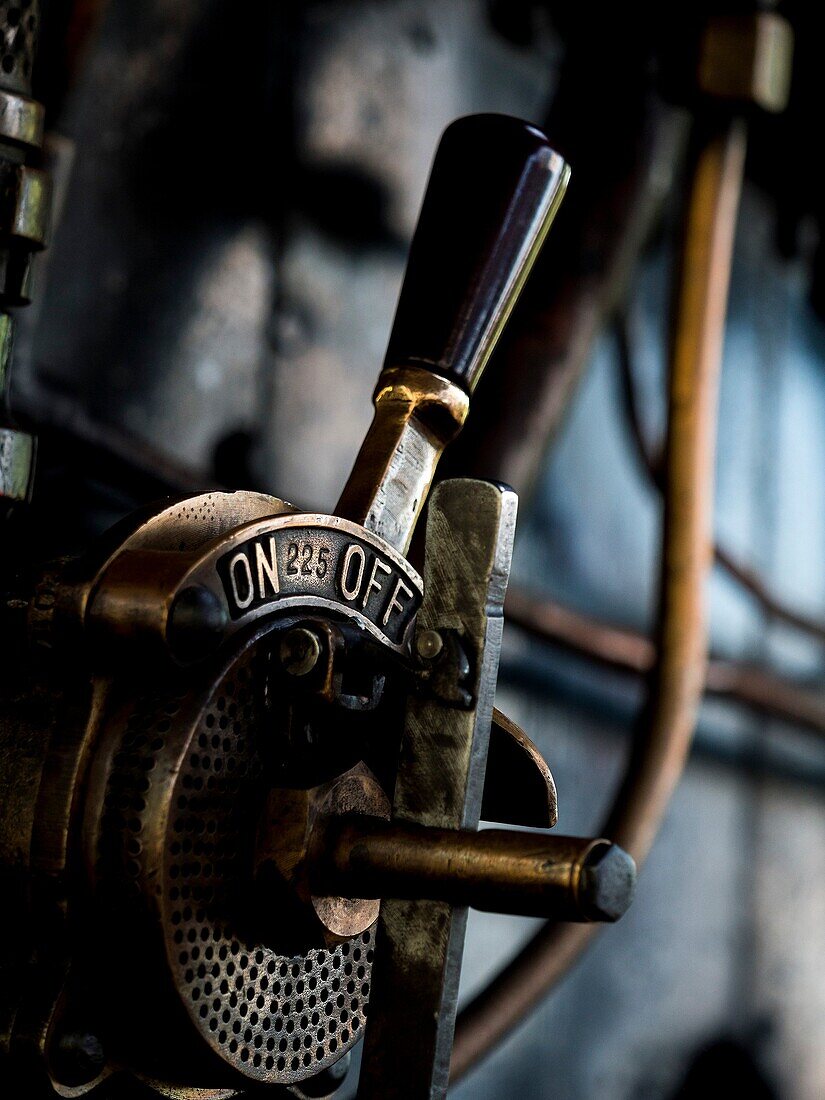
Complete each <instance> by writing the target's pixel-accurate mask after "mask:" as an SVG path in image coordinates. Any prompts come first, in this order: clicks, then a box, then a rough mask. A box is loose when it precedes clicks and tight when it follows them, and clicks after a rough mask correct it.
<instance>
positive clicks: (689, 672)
mask: <svg viewBox="0 0 825 1100" xmlns="http://www.w3.org/2000/svg"><path fill="white" fill-rule="evenodd" d="M745 148H746V134H745V130H744V127H743V126H742V125H741V124H740V123H738V122H733V123H731V124H729V125H728V126H726V127H725V128H724V129H723V130H722V131H721V132H719V131H716V132H712V133H711V134H710V135H709V136H708V137H707V138H705V139H704V140H700V141H698V142H697V143H696V152H695V161H694V164H695V168H694V172H693V180H692V186H691V189H690V194H689V196H688V204H687V209H686V218H685V233H684V245H683V251H682V264H681V269H680V272H679V281H678V284H677V299H676V314H675V325H674V332H673V343H672V354H671V364H670V379H669V407H668V435H667V449H666V456H665V470H664V480H665V515H664V531H663V540H662V574H661V582H660V597H659V626H658V630H657V643H656V644H657V660H656V663H655V666H654V669H653V672H652V674H651V677H650V688H649V693H648V699H647V703H646V705H645V709H644V712H643V715H642V719H641V721H640V724H639V731H638V734H637V737H636V740H635V745H634V750H633V752H632V754H631V759H630V761H629V764H628V768H627V771H626V774H625V778H624V780H623V782H622V784H621V787H620V789H619V792H618V795H617V797H616V801H615V803H614V806H613V809H612V811H611V813H610V814H609V816H608V823H607V827H606V829H605V835H606V836H608V837H610V838H611V839H615V840H616V842H617V843H619V844H620V845H621V846H622V847H623V848H625V849H626V850H627V851H628V852H630V854H631V855H632V856H633V857H634V858H635V859H636V861H637V863H641V861H642V860H643V859H644V857H645V856H646V855H647V853H648V851H649V849H650V846H651V844H652V842H653V838H654V837H655V835H656V831H657V829H658V826H659V823H660V821H661V818H662V815H663V813H664V810H665V807H666V806H667V802H668V799H669V798H670V796H671V794H672V793H673V790H674V788H675V786H676V784H677V782H678V780H679V777H680V776H681V773H682V770H683V768H684V764H685V760H686V758H687V754H688V750H689V748H690V742H691V738H692V734H693V729H694V725H695V720H696V714H697V711H698V707H699V702H700V699H701V694H702V686H703V683H704V679H705V663H706V648H707V638H706V622H705V599H704V587H705V580H706V577H707V573H708V568H709V565H710V549H711V503H712V498H713V492H712V487H713V457H714V439H715V420H716V398H717V389H718V376H719V368H720V362H721V354H722V339H723V335H724V322H725V310H726V303H727V295H728V285H729V281H730V269H731V261H732V255H733V239H734V231H735V225H736V213H737V208H738V202H739V196H740V193H741V188H742V173H743V168H744V159H745ZM592 934H593V933H592V928H590V927H581V926H577V925H570V924H566V925H565V924H553V923H548V924H546V925H545V926H544V928H543V929H542V930H541V931H540V932H539V933H538V934H537V935H536V936H535V937H534V938H533V939H532V940H531V941H530V943H528V944H527V946H526V947H525V948H524V949H523V950H522V951H520V952H519V954H518V955H517V956H516V958H515V959H513V960H512V961H511V962H510V963H509V964H508V965H507V966H506V967H505V968H504V970H503V971H502V972H501V973H500V974H499V975H498V976H497V977H496V978H494V979H493V981H492V982H491V983H490V984H489V985H488V986H487V988H486V989H485V990H484V991H483V992H482V993H481V994H480V995H479V996H478V997H476V998H475V1000H474V1001H472V1002H471V1003H470V1004H469V1005H468V1006H467V1007H466V1008H465V1009H464V1011H463V1012H462V1013H461V1015H460V1017H459V1020H458V1024H457V1027H456V1036H455V1045H454V1048H453V1060H452V1067H451V1070H452V1079H453V1080H456V1079H458V1078H459V1077H461V1076H463V1075H464V1074H465V1073H466V1072H467V1071H468V1070H469V1069H470V1068H471V1067H472V1066H473V1065H474V1064H475V1063H476V1062H477V1061H478V1060H479V1059H480V1058H482V1057H483V1056H484V1055H485V1054H486V1053H488V1052H489V1050H490V1049H491V1047H493V1046H494V1045H495V1044H496V1043H497V1042H499V1041H500V1040H501V1039H502V1038H503V1037H504V1036H505V1035H506V1034H507V1033H508V1032H509V1031H510V1030H511V1029H512V1028H513V1027H515V1025H516V1024H517V1023H518V1022H519V1021H520V1020H521V1019H522V1018H523V1017H524V1016H525V1014H526V1013H527V1012H529V1011H530V1009H531V1008H532V1007H533V1006H534V1005H535V1004H536V1003H537V1002H538V1001H539V1000H540V999H541V998H542V997H543V996H544V994H545V993H546V992H547V991H548V989H550V987H551V986H552V985H553V984H554V983H555V982H556V981H557V980H558V979H559V978H560V977H561V976H562V975H563V974H564V973H565V971H566V970H567V969H568V968H569V967H570V965H571V964H572V963H573V962H574V961H575V960H576V958H578V956H579V954H580V953H581V951H582V950H583V949H584V947H585V946H586V945H587V943H588V942H589V940H590V936H591V935H592Z"/></svg>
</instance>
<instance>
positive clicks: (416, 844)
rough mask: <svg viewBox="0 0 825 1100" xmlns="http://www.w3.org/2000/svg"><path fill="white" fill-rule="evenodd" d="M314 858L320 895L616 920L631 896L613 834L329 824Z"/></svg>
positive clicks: (352, 821)
mask: <svg viewBox="0 0 825 1100" xmlns="http://www.w3.org/2000/svg"><path fill="white" fill-rule="evenodd" d="M317 851H318V858H317V859H316V860H315V861H314V870H313V871H312V872H311V874H312V876H313V881H312V888H313V890H314V891H316V892H318V893H324V894H336V895H338V896H341V897H359V898H385V897H392V898H405V899H415V898H424V899H427V900H430V901H446V902H449V903H450V904H452V905H456V906H465V905H469V906H471V907H472V908H474V909H482V910H485V911H487V912H494V913H513V914H518V915H521V916H534V917H549V918H552V919H554V920H560V921H616V920H618V919H619V917H621V916H622V914H623V913H624V912H625V911H626V909H627V908H628V906H629V905H630V902H631V900H632V896H633V887H634V884H635V879H636V866H635V864H634V862H633V859H632V858H631V857H630V856H629V855H628V854H627V852H625V851H624V850H623V849H622V848H619V847H618V845H616V844H612V843H611V842H610V841H609V840H601V839H596V840H591V839H584V838H581V837H567V836H548V835H546V834H544V833H527V832H516V831H511V830H504V829H485V830H483V831H482V832H470V831H468V830H457V829H433V828H428V827H425V826H420V825H413V824H407V823H404V822H398V821H394V822H386V821H381V820H378V819H373V818H364V817H360V818H358V817H350V818H345V819H339V820H338V821H329V822H328V823H327V825H326V826H325V827H324V829H323V835H322V839H321V840H320V842H319V847H318V849H317Z"/></svg>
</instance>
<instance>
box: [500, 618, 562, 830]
mask: <svg viewBox="0 0 825 1100" xmlns="http://www.w3.org/2000/svg"><path fill="white" fill-rule="evenodd" d="M505 607H506V604H505ZM558 817H559V806H558V798H557V795H556V783H555V780H554V779H553V774H552V772H551V771H550V768H549V767H548V766H547V762H546V761H545V759H544V757H543V756H542V755H541V753H540V752H539V750H538V749H537V748H536V746H535V745H534V744H533V742H532V741H531V740H530V738H529V737H528V736H527V734H526V733H525V732H524V730H523V729H521V727H520V726H519V725H517V723H515V722H514V721H513V720H512V718H508V717H507V715H506V714H502V712H501V711H500V710H499V709H498V708H497V707H494V708H493V725H492V728H491V729H490V747H489V749H488V751H487V773H486V775H485V777H484V796H483V798H482V801H481V818H482V821H499V822H501V823H502V824H506V825H525V826H527V827H528V828H533V829H552V828H553V826H554V825H555V824H556V822H557V821H558Z"/></svg>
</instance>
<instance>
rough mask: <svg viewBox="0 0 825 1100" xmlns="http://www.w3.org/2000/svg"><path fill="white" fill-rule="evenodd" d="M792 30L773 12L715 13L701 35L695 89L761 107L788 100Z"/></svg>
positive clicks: (773, 108) (769, 107)
mask: <svg viewBox="0 0 825 1100" xmlns="http://www.w3.org/2000/svg"><path fill="white" fill-rule="evenodd" d="M792 60H793V30H792V29H791V26H790V24H789V23H788V21H787V20H786V19H783V18H782V16H780V15H777V14H776V13H775V12H755V13H754V14H752V15H735V16H720V17H718V18H716V19H712V20H711V21H710V22H709V23H708V25H707V27H706V29H705V33H704V36H703V38H702V44H701V48H700V54H699V70H698V73H697V78H698V82H699V88H700V89H701V91H703V92H705V93H706V94H707V95H711V96H714V97H715V98H719V99H734V100H740V101H742V102H743V103H752V104H754V105H756V106H757V107H761V108H762V109H763V110H765V111H771V112H778V111H783V110H784V109H785V107H786V106H787V104H788V96H789V94H790V86H791V62H792Z"/></svg>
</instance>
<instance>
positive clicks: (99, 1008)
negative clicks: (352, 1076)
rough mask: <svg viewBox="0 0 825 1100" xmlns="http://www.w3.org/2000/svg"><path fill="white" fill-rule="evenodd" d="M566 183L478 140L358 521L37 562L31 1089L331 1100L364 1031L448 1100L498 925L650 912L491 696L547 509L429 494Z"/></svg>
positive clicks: (387, 1084) (382, 387)
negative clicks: (468, 939)
mask: <svg viewBox="0 0 825 1100" xmlns="http://www.w3.org/2000/svg"><path fill="white" fill-rule="evenodd" d="M0 107H2V104H0ZM9 117H10V116H9V115H8V112H7V113H6V114H3V113H2V112H0V123H2V122H3V120H4V119H5V120H8V118H9ZM568 175H569V172H568V168H567V166H566V165H565V163H564V162H563V160H562V159H561V158H560V157H559V156H558V155H557V154H556V153H555V152H553V150H552V149H551V148H550V146H549V145H548V143H547V140H546V139H545V137H544V135H543V134H541V133H540V132H539V131H538V130H536V129H534V128H533V127H531V126H529V125H527V124H526V123H523V122H520V121H518V120H515V119H512V118H508V117H505V116H500V115H481V116H472V117H468V118H464V119H460V120H459V121H457V122H455V123H453V124H452V125H451V126H450V127H449V128H448V129H447V131H446V132H445V134H444V136H443V138H442V141H441V144H440V146H439V149H438V152H437V154H436V157H435V162H434V165H433V169H432V175H431V179H430V183H429V187H428V190H427V193H426V197H425V200H424V205H423V208H422V211H421V216H420V220H419V224H418V228H417V230H416V233H415V236H414V239H413V243H412V247H411V252H410V257H409V265H408V269H407V274H406V278H405V281H404V285H403V288H402V291H401V296H400V300H399V304H398V310H397V314H396V318H395V324H394V327H393V331H392V335H391V337H390V341H389V348H388V352H387V357H386V360H385V363H384V367H383V370H382V372H381V374H380V377H379V380H378V385H377V388H376V391H375V416H374V420H373V423H372V426H371V428H370V430H369V432H368V434H367V436H366V439H365V441H364V443H363V446H362V448H361V451H360V453H359V455H358V458H357V460H356V462H355V466H354V469H353V471H352V473H351V475H350V477H349V479H348V481H347V482H346V485H345V487H344V490H343V492H342V494H341V498H340V501H339V503H338V506H337V508H336V510H335V514H334V515H319V514H308V513H305V512H301V511H300V510H299V509H297V508H295V507H294V506H292V505H291V504H288V503H286V502H284V501H282V500H278V499H276V498H275V497H270V496H266V495H262V494H259V493H253V492H235V493H224V492H204V493H201V494H197V495H194V496H190V497H187V498H185V499H179V500H171V501H169V500H168V501H165V502H164V503H162V504H160V505H158V506H157V507H155V508H153V509H149V510H147V511H146V512H145V513H143V514H139V515H136V516H134V517H133V518H132V519H130V520H128V521H126V522H125V523H122V524H120V525H119V526H118V527H116V528H115V529H114V530H112V531H111V532H110V533H109V535H107V536H106V537H105V538H104V539H103V540H102V541H101V542H100V543H99V544H98V545H95V546H92V547H91V548H90V549H89V550H88V552H87V553H86V554H85V555H83V556H82V557H80V558H76V559H73V560H68V561H58V562H50V563H46V564H44V565H40V566H37V567H30V568H27V569H23V570H21V572H20V576H21V580H20V584H19V590H18V591H16V592H15V593H13V598H10V599H9V601H7V603H8V608H7V616H6V617H7V623H6V624H5V625H4V636H5V637H6V638H8V639H10V640H11V641H10V645H9V654H10V656H9V660H8V661H7V669H6V671H7V674H8V683H7V684H6V685H4V688H3V698H2V712H1V713H0V757H2V762H3V773H4V778H3V780H2V781H0V793H2V794H3V798H2V802H0V859H2V862H3V868H2V875H3V882H4V905H3V909H4V914H3V921H4V925H5V928H4V935H3V947H2V952H3V954H2V955H0V975H2V995H1V996H0V1056H2V1058H0V1080H2V1081H9V1082H11V1081H15V1080H26V1081H28V1082H33V1081H34V1082H37V1085H38V1087H39V1088H40V1089H41V1091H42V1094H43V1095H49V1094H51V1093H54V1094H57V1095H59V1096H64V1097H80V1096H84V1095H87V1094H92V1093H94V1092H95V1090H97V1089H100V1090H101V1095H114V1096H117V1094H118V1093H117V1089H118V1088H119V1087H120V1083H127V1084H128V1086H129V1087H135V1085H134V1083H135V1082H140V1083H141V1087H145V1088H148V1089H150V1090H151V1089H153V1090H155V1091H156V1092H157V1093H159V1094H162V1095H166V1096H174V1097H191V1098H192V1100H195V1098H196V1097H211V1098H217V1097H230V1096H241V1095H246V1094H247V1092H248V1090H253V1089H258V1088H261V1087H263V1088H264V1089H265V1090H266V1089H267V1088H271V1089H272V1090H274V1093H275V1094H276V1095H277V1094H279V1090H285V1091H286V1092H287V1093H288V1094H290V1095H295V1096H299V1097H317V1096H328V1095H332V1094H333V1093H334V1092H335V1090H336V1088H337V1087H338V1085H339V1084H340V1082H341V1081H342V1079H343V1076H344V1075H345V1072H346V1065H347V1055H348V1053H349V1051H350V1050H351V1049H352V1048H353V1046H354V1045H355V1044H356V1043H357V1042H358V1041H359V1040H361V1039H362V1038H364V1037H365V1046H364V1055H363V1064H362V1069H361V1079H360V1086H359V1095H361V1096H363V1097H365V1098H366V1097H375V1098H377V1097H384V1098H386V1097H410V1098H424V1097H437V1096H443V1095H444V1094H445V1092H446V1087H447V1071H448V1065H449V1054H450V1048H451V1044H452V1033H453V1027H454V1022H455V1011H456V995H457V987H458V975H459V971H460V965H461V952H462V946H463V936H464V925H465V921H466V913H467V908H468V907H472V906H475V907H478V908H481V909H487V910H493V911H501V912H507V913H516V914H518V913H523V914H530V915H541V916H545V917H550V918H555V919H557V920H559V921H613V920H616V919H617V918H618V917H620V916H621V914H622V913H623V912H624V910H625V909H626V907H627V906H628V904H629V902H630V898H631V893H632V887H633V881H634V875H635V868H634V865H633V861H632V860H631V859H630V857H629V856H628V855H626V854H625V853H624V852H623V851H622V850H621V849H619V848H618V847H616V846H615V845H612V844H611V843H610V842H609V841H608V840H602V839H575V838H569V837H557V836H555V835H553V834H551V833H548V832H547V831H546V830H547V829H549V828H550V827H552V826H553V825H554V824H555V819H556V792H555V788H554V785H553V780H552V776H551V775H550V772H549V770H548V769H547V766H546V765H545V763H544V762H543V761H542V760H541V758H540V756H539V755H538V753H537V751H536V750H535V748H534V747H533V746H532V745H531V743H530V742H529V740H528V739H527V738H526V736H525V735H524V734H523V733H522V732H521V731H520V730H519V729H518V728H517V727H515V726H514V725H513V723H511V722H510V721H509V720H508V719H506V718H505V717H504V716H503V715H500V714H498V712H495V711H494V709H493V703H494V695H495V686H496V678H497V669H498V658H499V648H500V644H501V633H502V613H503V600H504V593H505V589H506V586H507V580H508V574H509V569H510V559H511V554H512V545H513V536H514V531H515V523H516V505H517V501H516V497H515V494H514V493H513V492H512V491H511V490H510V489H508V488H507V487H506V486H503V485H500V484H496V483H492V482H484V481H478V480H470V479H460V478H457V479H452V480H447V481H442V482H441V483H439V484H437V485H436V487H435V488H434V489H433V491H432V492H430V489H431V485H432V483H433V480H434V475H435V472H436V467H437V464H438V461H439V458H440V456H441V454H442V452H443V450H444V448H445V447H446V446H447V444H448V443H449V442H450V440H451V439H453V437H454V436H455V435H456V434H457V433H458V432H459V431H460V430H461V427H462V424H463V422H464V420H465V418H466V416H467V414H468V410H469V405H470V401H471V396H472V393H473V391H474V389H475V387H476V385H477V383H478V381H479V379H480V377H481V374H482V372H483V370H484V367H485V365H486V363H487V360H488V358H489V356H490V353H491V351H492V349H493V346H494V345H495V342H496V340H497V338H498V336H499V334H500V332H501V330H502V328H503V326H504V324H505V322H506V320H507V316H508V314H509V312H510V310H511V308H512V306H513V303H514V302H515V300H516V298H517V296H518V294H519V292H520V289H521V287H522V285H523V283H524V280H525V279H526V277H527V275H528V273H529V270H530V267H531V264H532V262H533V260H534V258H535V256H536V254H537V252H538V250H539V248H540V247H541V245H542V242H543V240H544V237H545V234H546V233H547V230H548V229H549V227H550V225H551V222H552V220H553V217H554V215H555V213H556V210H557V208H558V206H559V204H560V202H561V199H562V196H563V194H564V190H565V187H566V185H567V180H568ZM3 430H4V431H7V429H3ZM9 430H10V429H9ZM14 445H15V446H17V444H14ZM21 476H22V475H21ZM18 480H19V479H18ZM20 495H25V490H24V489H23V488H22V481H21V488H20ZM425 505H427V512H426V531H425V538H424V539H423V543H422V545H423V558H422V561H421V564H420V571H419V569H417V568H415V567H414V566H413V564H411V562H410V561H409V560H408V557H407V554H408V552H409V549H410V544H411V540H412V536H413V533H414V530H415V527H416V523H417V521H418V519H419V516H421V514H422V511H423V510H424V508H425ZM488 753H489V757H490V759H491V760H494V761H495V766H494V767H491V768H489V769H488V768H487V767H486V764H487V760H488ZM482 819H484V820H493V821H498V822H500V823H501V824H504V825H508V824H512V825H520V826H527V827H529V828H530V829H531V830H539V831H524V830H523V829H522V830H507V829H501V828H496V829H491V830H482V831H478V824H479V821H480V820H482ZM113 989H118V990H120V992H119V993H118V995H117V996H116V998H115V997H113V995H112V990H113ZM10 1087H11V1086H10ZM39 1094H40V1093H37V1095H39ZM3 1095H6V1093H5V1092H4V1093H3ZM9 1095H23V1093H13V1092H12V1093H9ZM26 1095H35V1093H34V1092H33V1091H31V1087H30V1086H27V1091H26ZM130 1095H131V1093H130ZM255 1095H258V1092H257V1091H256V1092H255Z"/></svg>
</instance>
